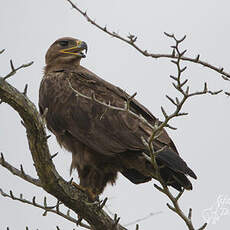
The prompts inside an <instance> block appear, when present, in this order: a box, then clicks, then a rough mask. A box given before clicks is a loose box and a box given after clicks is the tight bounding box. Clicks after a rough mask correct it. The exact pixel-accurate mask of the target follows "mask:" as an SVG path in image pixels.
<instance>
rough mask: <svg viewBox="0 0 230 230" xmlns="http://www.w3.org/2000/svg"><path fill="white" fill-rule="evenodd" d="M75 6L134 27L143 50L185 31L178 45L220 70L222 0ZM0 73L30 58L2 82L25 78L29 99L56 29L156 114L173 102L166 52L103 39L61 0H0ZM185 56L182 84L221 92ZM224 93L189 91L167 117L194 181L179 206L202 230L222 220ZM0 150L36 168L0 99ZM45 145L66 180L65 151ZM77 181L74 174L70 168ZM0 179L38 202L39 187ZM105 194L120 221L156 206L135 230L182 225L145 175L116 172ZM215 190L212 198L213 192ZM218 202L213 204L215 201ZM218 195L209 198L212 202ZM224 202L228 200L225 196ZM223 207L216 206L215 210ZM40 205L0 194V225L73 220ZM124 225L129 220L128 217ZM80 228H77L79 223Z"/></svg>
mask: <svg viewBox="0 0 230 230" xmlns="http://www.w3.org/2000/svg"><path fill="white" fill-rule="evenodd" d="M74 2H77V3H78V5H79V6H80V7H81V8H82V9H87V12H88V13H89V15H91V16H92V17H93V18H95V19H96V21H97V22H98V23H99V24H101V25H105V24H106V25H107V27H108V28H109V29H111V30H112V31H115V32H119V33H121V34H122V35H128V33H129V32H130V33H134V34H135V35H137V36H138V40H137V43H138V45H140V46H141V47H143V49H147V50H149V51H151V52H153V53H169V52H171V50H170V48H169V47H170V45H173V43H172V41H170V39H168V38H166V37H165V36H164V35H163V32H164V31H166V32H169V33H171V32H173V33H175V34H176V35H178V36H182V35H184V34H186V35H187V39H186V40H185V42H184V43H183V47H184V48H186V49H188V53H187V55H189V56H192V57H194V56H195V55H197V54H200V55H201V59H202V60H205V61H208V62H210V63H211V64H214V65H216V66H218V67H224V68H225V70H226V71H228V72H230V67H229V66H230V58H229V53H230V48H229V40H230V30H229V28H230V20H229V7H230V3H229V1H227V0H221V1H220V0H202V1H200V0H199V1H198V0H194V1H184V0H174V1H171V0H163V1H134V0H126V1H123V0H116V1H114V0H113V1H112V0H100V1H99V0H98V1H96V0H94V1H90V0H84V1H83V0H78V1H74ZM0 31H1V36H0V41H1V42H0V50H1V49H3V48H5V49H6V51H5V53H4V54H2V55H0V63H1V64H0V66H1V68H0V75H1V76H4V75H5V74H7V73H8V72H9V71H10V66H9V60H10V59H13V61H14V64H15V66H18V65H21V64H24V63H27V62H30V61H34V64H33V65H32V66H31V67H29V68H28V69H23V70H22V71H20V72H18V73H17V74H16V75H15V76H14V77H12V78H10V79H9V80H8V81H9V82H10V83H11V84H12V85H13V86H15V87H16V88H17V89H19V90H21V91H22V90H23V89H24V85H25V84H26V83H28V85H29V88H28V96H29V98H30V99H31V100H32V101H33V102H34V103H35V104H36V105H37V102H38V89H39V84H40V81H41V78H42V74H43V67H44V57H45V53H46V51H47V49H48V47H49V46H50V45H51V44H52V43H53V42H54V41H55V40H56V39H58V38H60V37H63V36H72V37H76V38H79V39H81V40H84V41H85V42H87V44H88V47H89V51H88V55H87V58H85V59H84V60H82V65H83V66H85V67H86V68H88V69H90V70H91V71H93V72H95V73H96V74H98V75H99V76H100V77H102V78H104V79H106V80H107V81H109V82H111V83H113V84H115V85H117V86H119V87H121V88H123V89H125V90H127V91H128V92H129V93H130V94H133V93H134V92H137V93H138V94H137V97H136V98H137V99H138V100H139V101H140V102H141V103H143V104H144V105H145V106H146V107H148V108H149V110H150V111H152V113H153V114H154V115H155V116H156V117H159V118H160V119H163V116H162V114H161V112H160V106H161V105H163V106H164V107H165V108H166V110H167V111H172V109H173V106H171V105H170V103H169V102H168V101H167V99H166V98H165V94H166V93H167V94H168V95H170V96H172V97H175V96H177V92H176V91H175V90H174V89H173V87H172V86H171V80H170V78H169V75H170V74H171V75H173V74H174V75H175V74H176V68H175V66H174V65H173V64H172V63H170V60H167V59H158V60H155V59H151V58H146V57H144V56H142V55H141V54H139V53H138V52H137V51H135V50H134V49H133V48H132V47H129V46H127V45H126V44H124V43H122V42H121V41H119V40H116V39H114V38H111V37H110V36H108V35H106V34H105V33H103V32H101V31H99V30H98V29H96V28H95V27H93V26H92V25H90V24H89V23H88V22H87V21H86V20H85V19H84V18H83V17H82V16H80V15H79V14H78V13H77V12H76V11H75V10H73V9H71V7H70V5H69V3H68V2H67V1H66V0H48V1H47V0H46V1H45V0H41V1H35V0H21V1H13V0H8V1H1V5H0ZM184 64H187V66H188V70H187V71H186V72H185V74H184V76H185V77H186V78H189V82H190V83H189V84H190V85H191V88H192V90H194V91H196V90H199V89H201V88H202V87H203V83H204V81H207V82H208V85H209V88H210V89H212V90H219V89H224V90H226V91H227V90H228V91H230V84H229V82H227V81H224V80H222V78H221V77H220V75H218V74H217V73H215V72H213V71H212V70H209V69H207V68H205V67H202V66H198V65H195V64H188V63H184ZM229 104H230V99H229V98H228V97H227V96H225V95H224V94H222V95H218V96H215V97H214V96H202V97H195V98H192V99H191V100H190V101H189V102H188V103H187V105H185V107H184V112H189V116H188V117H183V118H177V119H175V120H174V121H173V123H172V124H173V125H174V126H176V127H177V128H178V130H177V131H171V130H168V132H169V134H170V136H171V138H172V139H173V140H174V142H175V144H176V146H177V148H178V150H179V152H180V154H181V156H182V158H183V159H184V160H185V161H186V162H187V163H188V164H189V166H190V167H191V168H192V169H193V170H194V172H195V173H196V174H197V176H198V179H197V180H196V181H194V180H192V182H193V187H194V189H193V190H192V191H191V192H186V193H185V194H184V195H183V197H182V199H181V206H182V208H183V210H186V211H188V209H189V208H190V207H191V208H193V223H194V225H195V226H196V228H198V227H200V226H201V225H202V224H203V223H204V218H203V215H202V214H203V213H204V212H205V210H206V213H208V214H213V212H214V211H215V210H217V214H218V215H217V218H218V219H210V224H209V226H208V228H207V229H209V230H214V229H228V228H229V225H230V185H229V160H230V157H229V127H230V122H229V117H230V106H229ZM0 116H1V119H0V127H1V128H0V152H3V153H4V156H5V158H6V160H7V161H9V162H10V163H11V164H13V165H14V166H16V167H18V168H19V167H20V164H23V166H24V170H25V171H26V172H27V173H29V174H31V175H32V176H36V171H35V169H34V167H33V162H32V158H31V154H30V152H29V149H28V144H27V140H26V134H25V129H24V128H23V126H22V125H21V124H20V118H19V116H18V115H17V114H16V113H15V111H13V110H12V109H11V108H10V107H9V106H8V105H6V104H1V105H0ZM49 146H50V151H51V153H55V152H57V151H58V152H59V155H58V156H57V157H56V158H55V160H54V162H55V165H56V167H57V169H58V172H59V173H60V174H61V175H62V176H63V177H64V178H66V180H69V179H70V177H69V165H70V162H71V154H70V153H68V152H67V151H65V150H63V149H60V148H59V146H58V144H57V142H56V139H55V137H54V136H53V135H52V137H51V138H50V139H49ZM75 179H76V180H77V173H76V172H75ZM0 188H2V189H3V190H4V191H6V192H9V190H13V191H14V193H15V194H17V195H19V194H20V193H23V195H24V197H25V198H28V199H30V200H31V199H32V197H33V196H36V197H37V200H38V201H42V199H43V196H44V195H46V196H47V197H48V198H49V199H48V200H50V201H54V199H53V198H51V196H49V195H47V194H46V193H45V192H43V191H42V190H41V189H39V188H37V187H35V186H33V185H31V184H29V183H27V182H25V181H23V180H21V179H18V178H16V177H14V176H12V175H11V174H10V173H9V172H8V171H7V170H6V169H4V168H2V167H0ZM105 196H108V197H109V201H108V205H107V207H108V208H109V210H110V212H113V213H117V214H118V215H119V216H121V223H123V224H127V223H130V222H132V221H135V220H136V219H139V218H142V217H145V216H147V215H149V214H150V213H156V215H154V216H152V217H151V218H148V219H147V220H145V221H143V222H140V230H150V229H169V228H170V229H177V230H184V229H186V227H185V224H184V223H183V222H182V220H181V219H180V218H179V217H177V216H176V215H175V214H174V213H172V211H171V210H169V209H168V208H167V206H166V203H167V202H169V201H168V199H167V198H166V197H165V196H164V195H163V194H161V193H159V192H158V191H156V189H155V188H154V187H153V182H149V183H146V184H142V185H133V184H131V182H129V181H128V180H127V179H125V178H124V177H122V176H119V179H118V180H117V183H116V185H115V186H113V187H111V186H108V187H107V188H106V190H105V192H104V193H103V195H102V197H105ZM218 197H219V200H217V198H218ZM223 199H225V204H222V206H220V205H219V206H218V204H219V203H220V200H222V201H223ZM218 202H219V203H218ZM227 203H228V204H227ZM223 208H225V214H228V215H221V214H223V212H222V213H221V211H222V210H223ZM42 213H43V212H42V211H41V210H39V209H37V208H35V207H30V206H28V205H25V204H21V203H19V202H16V201H12V200H10V199H6V198H3V197H0V229H6V227H7V226H9V227H10V230H13V229H15V230H16V229H17V230H19V229H25V226H28V227H29V229H33V230H35V229H39V230H42V229H45V230H48V229H50V230H55V229H56V226H57V225H58V226H59V227H60V229H61V230H63V229H65V230H67V229H73V228H74V227H75V226H74V225H73V224H72V223H70V222H68V221H66V220H65V219H63V218H60V217H57V216H55V215H54V214H48V216H46V217H43V216H42ZM127 228H128V229H135V225H129V226H128V227H127ZM79 229H80V228H79Z"/></svg>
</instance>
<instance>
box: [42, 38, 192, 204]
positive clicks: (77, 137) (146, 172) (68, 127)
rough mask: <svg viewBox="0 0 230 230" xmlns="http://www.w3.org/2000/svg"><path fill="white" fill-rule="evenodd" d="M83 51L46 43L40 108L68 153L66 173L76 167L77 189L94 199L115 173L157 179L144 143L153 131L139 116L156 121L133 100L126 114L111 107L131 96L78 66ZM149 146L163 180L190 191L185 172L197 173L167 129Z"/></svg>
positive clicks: (71, 42)
mask: <svg viewBox="0 0 230 230" xmlns="http://www.w3.org/2000/svg"><path fill="white" fill-rule="evenodd" d="M85 51H86V52H87V44H86V43H85V42H84V41H81V40H78V39H75V38H71V37H64V38H60V39H58V40H56V41H55V42H54V43H53V44H52V45H51V46H50V48H49V49H48V51H47V53H46V57H45V59H46V66H45V69H44V76H43V79H42V81H41V85H40V91H39V109H40V113H41V114H43V116H44V117H45V120H46V124H47V128H48V129H49V130H50V131H51V132H52V133H53V134H54V135H55V136H56V138H57V141H58V142H59V144H60V145H61V146H63V147H64V148H66V149H67V150H68V151H70V152H71V153H72V163H71V166H70V172H72V170H73V169H77V171H78V175H79V178H80V185H79V187H81V188H82V189H83V190H84V191H87V193H88V195H89V196H90V198H91V199H92V200H94V199H95V198H96V197H97V196H98V195H99V194H101V193H102V192H103V190H104V188H105V187H106V185H107V184H108V183H111V184H114V182H115V181H116V178H117V174H118V172H120V173H121V174H122V175H123V176H125V177H126V178H127V179H128V180H129V181H131V182H132V183H134V184H140V183H144V182H148V181H150V180H151V179H152V178H155V179H156V178H157V177H156V176H154V175H156V170H155V168H154V167H153V165H152V164H151V161H150V160H149V157H148V156H149V155H150V153H149V148H148V147H146V145H145V144H144V142H143V139H145V140H148V138H149V137H150V135H151V134H152V129H151V128H150V127H149V125H147V124H146V123H145V122H143V121H141V120H140V119H139V118H138V116H139V117H140V116H141V117H143V118H144V119H145V120H146V121H147V122H148V123H149V124H151V125H154V124H155V122H156V121H157V119H156V118H155V117H154V116H153V115H152V114H151V112H150V111H149V110H148V109H147V108H145V107H144V106H143V105H141V104H140V103H139V102H138V101H136V100H135V99H131V100H130V101H129V111H130V112H127V111H125V110H124V111H122V110H119V109H114V108H113V107H117V108H124V105H125V103H127V101H128V100H129V99H130V96H129V95H128V94H127V93H126V92H124V91H123V90H122V89H120V88H118V87H116V86H114V85H112V84H110V83H109V82H107V81H105V80H103V79H102V78H100V77H98V76H97V75H96V74H94V73H92V72H91V71H89V70H87V69H86V68H84V67H83V66H81V65H80V61H81V59H82V58H84V57H86V52H85ZM77 92H78V93H77ZM99 102H101V103H99ZM107 105H110V106H107ZM135 114H136V115H137V116H135ZM153 148H154V150H155V151H157V150H159V149H161V148H163V151H161V152H159V153H158V154H157V155H156V162H157V165H158V166H159V167H158V168H159V173H160V176H161V178H162V179H163V180H164V182H165V183H166V184H167V185H170V186H172V187H174V188H175V189H177V190H179V191H181V190H182V189H187V190H191V189H192V184H191V182H190V181H189V179H188V178H187V175H189V176H191V177H193V178H195V179H196V175H195V174H194V172H193V171H192V170H191V169H190V168H189V167H188V166H187V164H186V163H185V161H184V160H183V159H182V158H181V157H180V156H179V154H178V151H177V149H176V147H175V145H174V143H173V142H172V140H171V139H170V137H169V136H168V134H167V133H166V131H165V130H162V133H161V134H160V135H159V136H158V138H157V139H156V140H154V142H153ZM146 156H147V157H146Z"/></svg>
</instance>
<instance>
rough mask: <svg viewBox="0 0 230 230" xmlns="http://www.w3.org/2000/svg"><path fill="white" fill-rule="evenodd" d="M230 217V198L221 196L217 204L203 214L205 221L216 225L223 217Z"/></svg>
mask: <svg viewBox="0 0 230 230" xmlns="http://www.w3.org/2000/svg"><path fill="white" fill-rule="evenodd" d="M227 215H230V197H229V196H228V195H219V196H218V197H217V199H216V202H215V203H214V204H213V205H212V206H211V207H210V208H207V209H204V210H203V212H202V217H203V219H204V221H206V222H207V223H208V224H216V223H217V222H218V221H219V220H220V218H221V217H222V216H227Z"/></svg>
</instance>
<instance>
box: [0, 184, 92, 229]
mask: <svg viewBox="0 0 230 230" xmlns="http://www.w3.org/2000/svg"><path fill="white" fill-rule="evenodd" d="M0 194H1V195H2V196H4V197H8V198H11V199H13V200H17V201H20V202H22V203H26V204H29V205H32V206H35V207H37V208H40V209H43V210H44V211H45V212H44V213H43V216H46V215H47V213H48V212H52V213H55V214H57V215H59V216H62V217H63V218H65V219H67V220H69V221H71V222H73V223H75V224H77V223H78V220H77V219H76V218H73V217H71V216H70V215H69V214H68V215H67V214H64V213H63V212H61V211H60V210H59V208H57V207H59V205H60V202H59V201H58V202H57V204H56V205H52V206H48V205H47V204H46V201H45V204H44V205H41V204H38V203H37V202H36V200H35V197H33V199H32V201H29V200H27V199H24V198H23V195H22V194H20V197H16V196H15V195H13V192H12V191H10V194H7V193H5V192H3V190H2V189H1V188H0ZM44 200H46V198H44ZM79 225H80V226H81V227H84V228H86V229H91V228H90V226H88V225H86V224H83V223H81V224H79Z"/></svg>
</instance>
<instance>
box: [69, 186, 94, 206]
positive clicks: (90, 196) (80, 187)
mask: <svg viewBox="0 0 230 230" xmlns="http://www.w3.org/2000/svg"><path fill="white" fill-rule="evenodd" d="M71 184H72V185H73V186H74V187H76V188H77V189H79V190H81V191H82V192H84V193H86V194H87V196H88V198H89V200H90V201H91V202H94V201H99V196H98V195H97V194H95V193H93V191H92V190H91V189H90V188H85V187H83V186H81V185H79V184H77V183H75V182H73V181H72V183H71Z"/></svg>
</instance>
